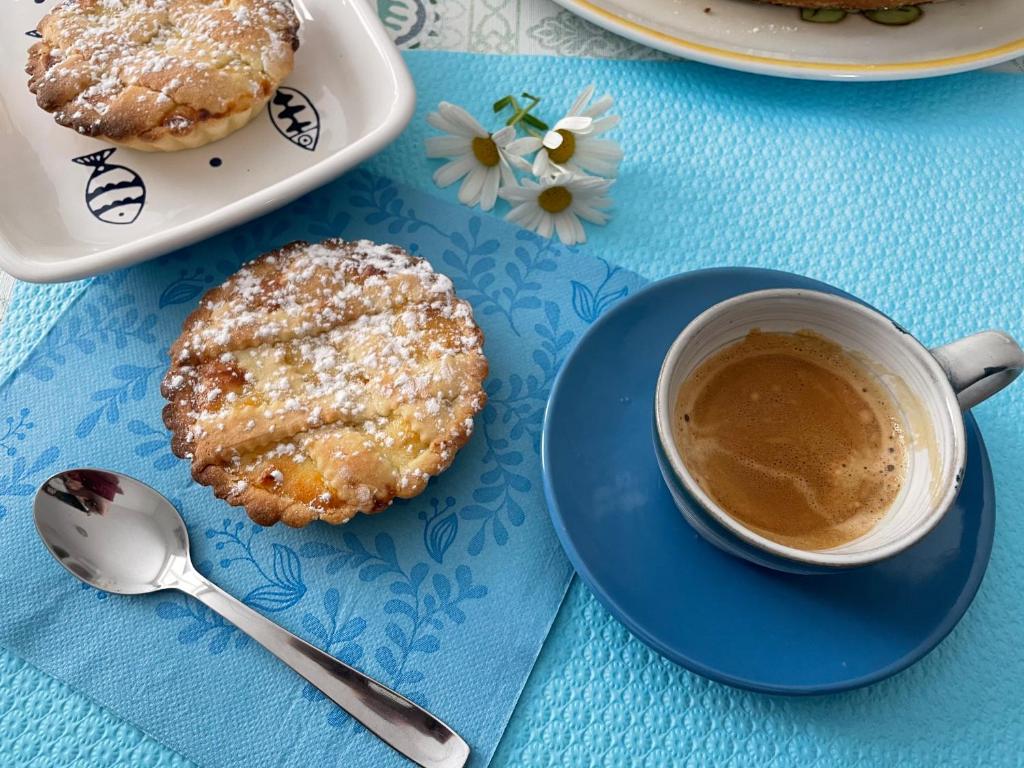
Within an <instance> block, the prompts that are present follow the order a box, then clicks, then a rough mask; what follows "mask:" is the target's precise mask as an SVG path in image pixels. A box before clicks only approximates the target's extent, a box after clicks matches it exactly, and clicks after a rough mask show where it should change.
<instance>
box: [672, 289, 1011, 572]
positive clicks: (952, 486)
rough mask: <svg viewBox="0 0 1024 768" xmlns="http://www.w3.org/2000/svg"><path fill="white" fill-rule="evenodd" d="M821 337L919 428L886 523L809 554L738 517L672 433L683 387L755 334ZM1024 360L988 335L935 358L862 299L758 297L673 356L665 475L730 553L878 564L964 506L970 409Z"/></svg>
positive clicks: (687, 331)
mask: <svg viewBox="0 0 1024 768" xmlns="http://www.w3.org/2000/svg"><path fill="white" fill-rule="evenodd" d="M755 329H757V330H760V331H764V332H777V333H795V332H797V331H811V332H813V333H816V334H818V335H819V336H823V337H825V338H826V339H829V340H830V341H833V342H835V343H836V344H838V345H839V346H841V347H842V348H843V349H844V350H846V351H847V352H848V353H850V354H852V355H853V356H855V357H856V358H857V359H858V360H859V361H861V362H862V363H863V364H864V365H866V366H867V367H868V369H869V370H870V371H871V372H872V373H873V374H874V376H875V377H876V378H877V380H878V381H879V382H880V383H881V384H882V386H883V389H884V390H885V391H886V392H887V394H888V395H889V397H890V398H891V400H892V402H893V404H894V405H895V407H896V408H897V409H898V410H899V411H900V412H901V414H902V416H903V417H904V422H905V423H906V424H907V426H908V431H909V435H908V439H907V468H906V475H905V477H904V481H903V485H902V487H901V489H900V492H899V494H898V495H897V497H896V499H895V500H894V501H893V503H892V505H891V506H890V508H889V510H888V511H887V512H886V513H885V515H884V516H882V518H881V519H880V520H879V521H878V523H876V524H875V525H874V527H873V528H871V530H869V531H868V532H867V533H866V534H864V535H863V536H861V537H859V538H857V539H854V540H853V541H850V542H847V543H845V544H843V545H841V546H837V547H834V548H831V549H822V550H804V549H797V548H795V547H791V546H787V545H785V544H781V543H778V542H776V541H772V540H771V539H768V538H765V537H764V536H762V535H760V534H759V533H757V532H755V531H753V530H751V529H750V528H748V527H747V526H745V525H744V524H743V523H741V522H739V521H738V520H736V519H735V518H734V517H732V516H730V515H729V514H728V513H727V512H726V511H725V510H724V509H723V508H722V507H721V506H720V505H719V504H717V503H715V501H714V500H713V499H712V498H711V497H710V496H709V495H708V494H707V493H706V492H705V490H704V489H703V488H702V487H701V486H700V484H699V483H698V482H697V481H696V479H695V478H694V477H693V476H692V475H691V473H690V472H689V471H688V469H687V467H686V464H685V462H684V461H683V457H682V455H681V454H680V451H679V448H678V446H677V444H676V441H675V439H674V436H673V429H672V423H673V410H674V407H675V403H676V399H677V397H678V393H679V389H680V387H681V386H682V384H683V382H684V381H685V380H686V379H687V377H688V376H690V374H692V373H693V372H694V370H695V369H696V368H697V367H698V366H699V365H700V364H701V363H702V362H703V361H705V360H706V359H708V357H709V356H711V355H712V354H714V353H715V352H717V351H718V350H720V349H722V348H723V347H725V346H728V345H730V344H733V343H735V342H737V341H739V340H741V339H743V338H744V337H746V336H747V334H748V333H749V332H750V331H752V330H755ZM1022 368H1024V351H1022V350H1021V348H1020V346H1019V345H1018V344H1017V343H1016V342H1015V341H1014V340H1013V339H1012V338H1010V337H1009V336H1008V335H1007V334H1005V333H1002V332H1000V331H984V332H982V333H978V334H975V335H973V336H968V337H966V338H963V339H960V340H959V341H954V342H952V343H950V344H946V345H944V346H941V347H937V348H935V349H931V350H929V349H928V348H926V347H925V346H924V345H923V344H921V342H919V341H918V340H917V339H915V338H914V337H913V336H912V335H910V333H908V332H907V331H906V330H905V329H904V328H902V327H900V326H899V325H898V324H896V323H895V322H893V321H892V320H890V319H889V318H888V317H886V316H885V315H883V314H881V313H880V312H878V311H876V310H874V309H871V308H870V307H867V306H865V305H863V304H859V303H858V302H856V301H851V300H849V299H845V298H842V297H840V296H835V295H832V294H828V293H822V292H819V291H811V290H802V289H776V290H766V291H756V292H753V293H747V294H743V295H741V296H736V297H734V298H732V299H728V300H726V301H723V302H721V303H719V304H716V305H715V306H713V307H711V308H710V309H708V310H706V311H705V312H703V313H702V314H701V315H699V316H698V317H696V318H695V319H694V320H693V321H692V322H691V323H690V324H689V325H687V326H686V328H684V329H683V331H682V333H680V334H679V336H678V337H677V338H676V340H675V342H674V343H673V344H672V346H671V348H670V349H669V351H668V354H667V355H666V356H665V360H664V362H663V363H662V366H661V372H660V374H659V375H658V383H657V388H656V390H655V396H654V398H655V399H654V434H655V440H654V442H655V449H656V453H657V457H658V463H659V466H660V468H661V473H662V476H663V477H664V479H665V482H666V483H667V485H668V488H669V490H670V491H671V493H672V497H673V499H674V500H675V503H676V506H677V507H678V508H679V510H680V511H681V512H682V514H683V516H684V517H685V518H686V520H687V521H688V522H689V523H690V525H691V526H692V527H693V528H694V529H695V530H696V531H697V532H698V533H699V534H700V535H701V536H703V537H704V538H705V539H707V540H708V541H709V542H711V543H712V544H714V545H715V546H717V547H719V548H720V549H722V550H724V551H726V552H728V553H730V554H733V555H736V556H738V557H742V558H744V559H746V560H749V561H751V562H754V563H757V564H759V565H763V566H766V567H769V568H774V569H777V570H782V571H788V572H792V573H824V572H833V571H835V570H837V569H844V568H853V567H858V566H863V565H868V564H870V563H874V562H878V561H879V560H883V559H885V558H888V557H892V556H893V555H896V554H898V553H899V552H902V551H904V550H905V549H907V548H908V547H910V546H912V545H913V544H914V543H915V542H917V541H919V540H920V539H921V538H922V537H924V536H925V535H927V534H928V532H929V531H931V530H932V529H933V528H934V527H935V526H936V525H937V524H938V523H939V521H940V520H941V519H942V517H943V515H945V514H946V512H947V511H948V510H949V508H950V507H951V506H952V504H953V502H954V501H955V500H956V497H957V494H958V493H959V491H960V484H961V482H962V480H963V476H964V467H965V465H966V462H967V441H966V436H965V432H964V420H963V415H962V414H963V411H966V410H968V409H969V408H971V407H972V406H974V405H977V404H978V403H980V402H981V401H982V400H985V399H986V398H988V397H990V396H991V395H993V394H995V393H996V392H998V391H999V390H1001V389H1002V388H1003V387H1005V386H1006V385H1007V384H1009V383H1010V382H1011V381H1013V380H1014V379H1015V378H1016V377H1017V376H1018V375H1019V374H1020V372H1021V370H1022Z"/></svg>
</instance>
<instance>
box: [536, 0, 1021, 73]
mask: <svg viewBox="0 0 1024 768" xmlns="http://www.w3.org/2000/svg"><path fill="white" fill-rule="evenodd" d="M554 2H556V3H558V4H559V5H560V6H562V7H563V8H565V9H566V10H567V11H569V12H571V13H574V14H576V15H578V16H580V17H582V18H583V19H585V20H587V21H589V22H590V23H592V24H596V25H597V26H599V27H602V28H604V29H606V30H608V31H609V32H612V33H614V34H617V35H621V36H622V37H625V38H627V39H629V40H632V41H634V42H637V43H640V44H641V45H645V46H647V47H649V48H654V49H656V50H659V51H663V52H665V53H668V54H671V55H673V56H679V57H682V58H685V59H690V60H693V61H699V62H701V63H702V64H710V65H712V66H717V67H725V68H726V69H735V70H738V71H740V72H750V73H752V74H755V75H769V76H775V77H786V78H793V79H798V80H833V81H837V82H854V81H860V82H865V81H882V80H915V79H920V78H926V77H938V76H940V75H952V74H956V73H958V72H968V71H971V70H974V69H981V68H982V67H988V66H992V65H995V64H1000V63H1002V62H1004V61H1009V60H1011V59H1015V58H1017V57H1019V56H1021V55H1022V54H1024V37H1021V38H1018V39H1016V40H1012V41H1010V42H1008V43H1003V44H1002V45H998V46H995V47H993V48H988V49H985V50H983V51H975V52H974V53H966V54H960V55H958V56H946V57H940V58H935V59H921V60H918V61H906V62H889V63H884V62H883V63H879V64H852V63H843V62H826V61H810V60H800V59H783V58H775V57H772V56H764V55H759V54H754V53H744V52H742V51H738V50H731V49H729V48H720V47H716V46H713V45H708V44H705V43H697V42H694V41H692V40H686V39H683V38H680V37H676V36H674V35H670V34H668V33H667V32H663V31H661V30H658V29H653V28H651V27H649V26H647V25H646V24H644V23H641V22H640V21H633V20H632V19H628V18H625V17H623V16H620V15H619V14H617V13H614V12H612V11H610V10H607V9H605V8H602V7H600V6H598V5H596V4H595V3H593V2H591V0H554Z"/></svg>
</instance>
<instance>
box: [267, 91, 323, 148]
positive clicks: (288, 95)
mask: <svg viewBox="0 0 1024 768" xmlns="http://www.w3.org/2000/svg"><path fill="white" fill-rule="evenodd" d="M267 112H268V113H269V114H270V121H271V122H272V123H273V124H274V127H275V128H277V132H278V133H280V134H281V135H282V136H284V137H285V138H286V139H288V141H290V142H291V143H292V144H295V145H296V146H298V147H302V148H303V149H308V150H309V151H310V152H312V151H313V150H314V149H316V143H317V141H319V140H320V113H319V112H317V111H316V107H314V106H313V102H311V101H310V100H309V98H308V97H307V96H306V94H304V93H303V92H302V91H300V90H299V89H297V88H278V89H277V93H275V94H274V98H273V99H271V101H270V103H269V104H267Z"/></svg>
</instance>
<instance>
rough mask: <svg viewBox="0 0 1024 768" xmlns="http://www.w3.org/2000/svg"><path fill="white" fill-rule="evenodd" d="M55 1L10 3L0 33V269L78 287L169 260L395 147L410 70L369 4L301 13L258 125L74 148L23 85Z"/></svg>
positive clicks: (320, 4)
mask: <svg viewBox="0 0 1024 768" xmlns="http://www.w3.org/2000/svg"><path fill="white" fill-rule="evenodd" d="M56 2H58V0H13V2H10V3H8V4H5V6H4V21H3V24H0V59H2V60H3V62H4V66H3V67H2V68H0V169H2V170H3V175H4V177H5V179H7V180H8V183H7V184H0V269H3V270H4V271H6V272H8V273H9V274H12V275H14V276H15V277H17V278H19V279H22V280H31V281H35V282H54V281H61V280H72V279H75V278H79V277H85V276H88V275H95V274H97V273H99V272H105V271H107V270H111V269H116V268H118V267H123V266H126V265H128V264H133V263H135V262H138V261H142V260H143V259H149V258H153V257H156V256H160V255H162V254H164V253H167V252H169V251H172V250H174V249H176V248H181V247H183V246H185V245H188V244H189V243H193V242H196V241H197V240H201V239H203V238H205V237H209V236H211V235H213V234H215V233H217V232H220V231H221V230H224V229H227V228H228V227H232V226H235V225H237V224H241V223H243V222H245V221H248V220H249V219H253V218H255V217H257V216H260V215H262V214H264V213H267V212H269V211H272V210H274V209H275V208H278V207H280V206H282V205H284V204H285V203H287V202H289V201H291V200H294V199H295V198H296V197H298V196H300V195H302V194H304V193H306V192H308V191H309V190H311V189H314V188H315V187H318V186H320V185H322V184H325V183H327V182H328V181H331V180H332V179H334V178H335V177H337V176H340V175H341V174H342V173H344V172H345V171H346V170H348V169H349V168H351V167H353V166H354V165H356V164H358V163H360V162H362V161H363V160H365V159H366V158H367V157H369V156H371V155H373V154H374V153H376V152H379V151H380V150H381V149H383V148H384V147H385V146H387V144H389V143H390V142H391V141H393V140H394V139H395V137H397V136H398V134H399V133H400V132H401V131H402V129H403V128H404V127H405V126H406V124H407V123H408V122H409V119H410V118H411V117H412V113H413V109H414V107H415V101H416V92H415V88H414V87H413V83H412V79H411V77H410V76H409V71H408V70H407V69H406V66H405V63H404V62H403V61H402V57H401V56H400V55H399V53H398V49H396V48H395V46H394V44H393V43H392V42H391V40H390V38H389V37H388V35H387V32H386V30H385V29H384V27H383V25H382V24H381V22H380V19H379V18H378V17H377V14H376V4H373V5H371V4H370V2H368V1H367V0H293V2H294V5H295V8H296V11H297V12H298V14H299V19H300V21H301V27H300V29H299V40H300V43H301V44H300V46H299V50H298V51H297V52H296V54H295V68H294V70H293V71H292V73H291V74H290V75H289V76H288V77H287V78H286V79H285V81H284V82H283V83H282V85H281V87H280V88H279V89H278V91H277V93H276V94H275V95H274V97H273V98H272V99H271V101H270V103H269V104H268V105H267V107H266V109H264V110H263V114H262V115H260V116H258V117H257V118H255V119H254V120H253V121H252V122H251V123H250V124H249V125H247V126H246V127H244V128H242V129H241V130H239V131H237V132H235V133H233V134H231V135H230V136H228V137H227V138H224V139H222V140H220V141H215V142H213V143H211V144H206V145H204V146H202V147H199V148H197V149H189V150H184V151H181V152H138V151H135V150H132V149H126V148H123V147H114V146H113V145H111V144H109V143H107V142H103V141H98V140H96V139H91V138H88V137H86V136H79V135H78V134H76V133H75V132H74V131H71V130H68V129H67V128H63V127H61V126H59V125H57V124H56V123H55V122H54V120H53V118H52V117H51V116H50V115H48V114H47V113H46V112H44V111H42V110H41V109H39V107H37V106H36V102H35V99H34V97H33V96H32V94H31V93H29V90H28V87H27V81H28V76H27V75H26V74H25V73H24V66H25V61H26V58H27V55H28V54H27V52H28V48H29V46H30V45H31V44H32V43H33V42H35V37H34V35H35V32H34V30H35V27H36V24H37V23H38V21H39V19H40V18H41V17H42V16H43V15H44V14H45V13H46V12H48V11H49V10H50V8H52V7H53V5H54V4H55V3H56Z"/></svg>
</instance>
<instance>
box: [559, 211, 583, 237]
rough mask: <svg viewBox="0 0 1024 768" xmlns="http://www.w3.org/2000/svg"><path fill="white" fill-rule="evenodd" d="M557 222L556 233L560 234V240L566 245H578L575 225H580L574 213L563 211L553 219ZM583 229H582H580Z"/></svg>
mask: <svg viewBox="0 0 1024 768" xmlns="http://www.w3.org/2000/svg"><path fill="white" fill-rule="evenodd" d="M553 218H554V220H555V232H556V233H557V234H558V239H559V240H561V241H562V242H563V243H565V244H566V245H574V244H575V243H576V227H574V226H573V224H574V223H575V224H578V223H579V219H577V218H576V215H575V214H574V213H572V211H563V212H562V213H559V214H558V215H556V216H554V217H553ZM580 228H581V229H582V227H580Z"/></svg>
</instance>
